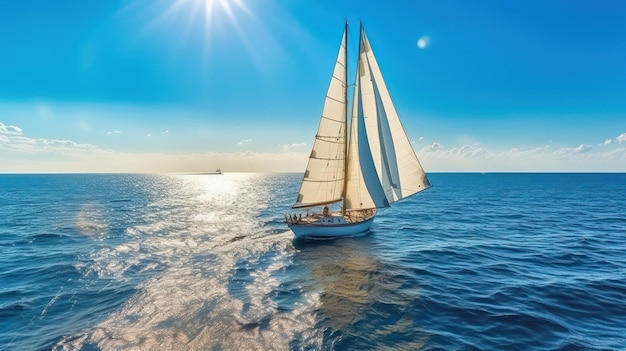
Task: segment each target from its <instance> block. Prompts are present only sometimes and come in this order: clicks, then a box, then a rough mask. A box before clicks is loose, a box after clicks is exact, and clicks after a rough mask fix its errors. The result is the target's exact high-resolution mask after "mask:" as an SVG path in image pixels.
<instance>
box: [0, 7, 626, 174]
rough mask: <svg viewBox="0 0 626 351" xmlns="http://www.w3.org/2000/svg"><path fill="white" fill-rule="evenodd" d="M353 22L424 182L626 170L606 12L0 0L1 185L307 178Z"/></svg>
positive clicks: (625, 78)
mask: <svg viewBox="0 0 626 351" xmlns="http://www.w3.org/2000/svg"><path fill="white" fill-rule="evenodd" d="M346 18H347V19H348V21H349V22H350V24H351V28H352V29H351V32H350V34H351V40H352V41H351V43H350V45H349V50H350V53H349V55H350V58H351V59H352V62H354V59H355V56H354V53H355V51H356V37H357V35H358V22H359V20H362V21H363V23H364V25H365V28H366V31H367V33H368V37H369V39H370V42H371V43H372V46H373V48H374V51H375V54H376V55H377V58H378V61H379V64H380V66H381V69H382V71H383V75H384V77H385V79H386V82H387V86H388V88H389V90H390V93H391V95H392V98H393V99H394V103H395V105H396V108H397V109H398V112H399V114H400V117H401V119H402V121H403V123H404V126H405V129H406V131H407V134H408V135H409V137H410V139H411V140H412V141H413V146H414V148H415V150H416V151H417V153H418V156H419V158H420V160H422V163H423V165H424V167H425V169H426V171H427V172H428V171H431V172H434V171H620V172H626V65H625V64H624V62H626V21H624V20H623V19H624V18H626V4H624V3H622V2H619V1H603V0H600V1H594V2H590V1H572V0H569V1H566V0H563V1H558V0H554V1H534V0H531V1H496V0H494V1H446V0H443V1H409V0H407V1H394V2H381V1H341V0H316V1H299V0H152V1H148V0H110V1H84V0H59V1H47V0H21V1H3V2H0V172H191V171H207V170H213V169H214V168H217V167H221V168H223V169H225V170H232V171H269V172H271V171H296V172H300V171H303V169H304V167H305V165H306V158H307V156H308V153H309V148H310V146H311V143H312V140H313V136H314V133H315V130H316V128H317V124H318V122H319V114H320V112H321V108H322V102H323V97H324V95H325V93H326V88H327V86H328V82H329V78H330V74H331V72H332V66H333V64H334V58H335V56H336V52H337V49H338V45H339V41H340V38H341V34H342V33H341V32H342V29H343V22H344V20H345V19H346ZM420 39H421V40H420ZM351 69H352V70H353V69H354V64H353V63H352V67H351ZM350 79H353V71H351V74H350Z"/></svg>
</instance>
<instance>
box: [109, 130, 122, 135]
mask: <svg viewBox="0 0 626 351" xmlns="http://www.w3.org/2000/svg"><path fill="white" fill-rule="evenodd" d="M122 133H123V132H122V131H121V130H110V131H108V132H107V135H113V134H122Z"/></svg>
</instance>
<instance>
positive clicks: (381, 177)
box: [285, 23, 431, 239]
mask: <svg viewBox="0 0 626 351" xmlns="http://www.w3.org/2000/svg"><path fill="white" fill-rule="evenodd" d="M347 41H348V23H346V24H345V28H344V32H343V36H342V39H341V45H340V47H339V53H338V55H337V60H336V62H335V67H334V70H333V74H332V76H331V79H330V85H329V87H328V91H327V93H326V98H325V101H324V107H323V109H322V116H321V119H320V124H319V127H318V129H317V133H316V135H315V140H314V142H313V147H312V150H311V154H310V157H309V161H308V164H307V167H306V171H305V172H304V176H303V178H302V183H301V186H300V190H299V192H298V197H297V200H296V203H295V204H294V205H293V206H292V208H294V209H306V210H307V212H306V214H305V215H304V216H303V215H302V214H297V215H293V216H292V215H291V214H290V215H286V216H285V221H286V222H287V224H288V226H289V228H290V229H291V230H292V231H293V233H294V234H295V236H296V237H298V238H299V237H306V238H312V239H330V238H336V237H346V236H361V235H365V234H366V233H367V232H368V230H369V229H370V227H371V225H372V222H373V221H374V217H375V216H376V210H377V209H378V208H384V207H389V206H390V205H391V204H392V203H394V202H396V201H399V200H402V199H404V198H406V197H408V196H411V195H413V194H415V193H417V192H420V191H422V190H424V189H426V188H428V187H430V185H431V184H430V181H429V180H428V177H427V176H426V174H425V173H424V169H423V168H422V166H421V164H420V162H419V160H418V158H417V156H416V154H415V151H414V150H413V148H412V146H411V142H410V141H409V139H408V137H407V135H406V133H405V131H404V128H403V127H402V123H401V122H400V118H399V117H398V113H397V112H396V109H395V107H394V105H393V102H392V101H391V96H390V95H389V92H388V91H387V86H386V84H385V81H384V80H383V76H382V73H381V71H380V68H379V67H378V63H377V61H376V58H375V57H374V52H373V51H372V47H371V45H370V43H369V40H368V39H367V36H366V35H365V30H364V28H363V25H362V24H361V25H360V39H359V54H358V61H357V67H356V79H355V82H354V95H353V98H352V110H351V118H350V123H348V77H347V74H348V69H347V56H348V52H347V51H348V50H347V47H348V46H347ZM338 203H341V209H340V210H337V211H331V210H330V209H329V208H328V205H331V206H333V204H338ZM320 207H323V208H322V210H321V212H317V211H316V210H315V209H316V208H320Z"/></svg>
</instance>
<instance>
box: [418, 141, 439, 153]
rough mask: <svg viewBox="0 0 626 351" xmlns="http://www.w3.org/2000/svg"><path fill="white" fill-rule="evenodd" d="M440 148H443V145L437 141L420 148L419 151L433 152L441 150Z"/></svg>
mask: <svg viewBox="0 0 626 351" xmlns="http://www.w3.org/2000/svg"><path fill="white" fill-rule="evenodd" d="M441 149H443V145H441V144H439V143H438V142H434V143H432V144H431V145H428V146H424V147H423V148H422V150H420V151H421V152H434V151H437V150H441Z"/></svg>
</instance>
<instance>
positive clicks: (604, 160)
mask: <svg viewBox="0 0 626 351" xmlns="http://www.w3.org/2000/svg"><path fill="white" fill-rule="evenodd" d="M609 140H610V141H609ZM251 141H252V140H251V139H245V140H242V141H241V142H239V143H238V145H243V144H247V143H249V142H251ZM625 142H626V133H622V134H620V135H619V136H617V137H615V138H610V139H606V140H605V141H604V142H599V143H598V144H595V145H590V144H579V145H574V146H571V147H555V146H553V145H551V144H548V145H542V146H535V147H525V148H518V147H511V148H509V149H507V150H493V149H490V148H488V147H485V146H483V145H481V144H478V143H474V144H471V145H469V144H468V145H460V146H447V145H444V144H442V143H439V142H432V143H430V144H428V145H424V146H422V147H421V148H416V151H417V154H418V157H419V159H420V161H421V162H422V165H423V166H424V169H426V171H427V172H626V145H624V143H625ZM278 146H279V147H280V149H281V151H280V152H254V151H238V152H213V151H206V152H196V153H184V154H181V153H178V154H166V153H128V152H119V151H116V150H112V149H105V148H101V147H98V146H97V145H93V144H84V143H77V142H74V141H72V140H60V139H43V138H31V137H28V136H27V135H25V134H24V131H23V130H22V129H21V128H20V127H18V126H14V125H5V124H3V123H2V122H0V160H2V162H0V172H4V173H7V172H9V173H31V172H35V173H36V172H60V173H65V172H141V173H164V172H206V171H210V170H213V169H216V168H221V169H222V170H225V171H231V172H303V171H304V168H305V167H306V162H307V158H308V155H309V154H308V151H309V150H308V149H307V150H305V149H306V144H305V143H293V144H278ZM294 150H302V152H301V151H298V152H296V151H294Z"/></svg>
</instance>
